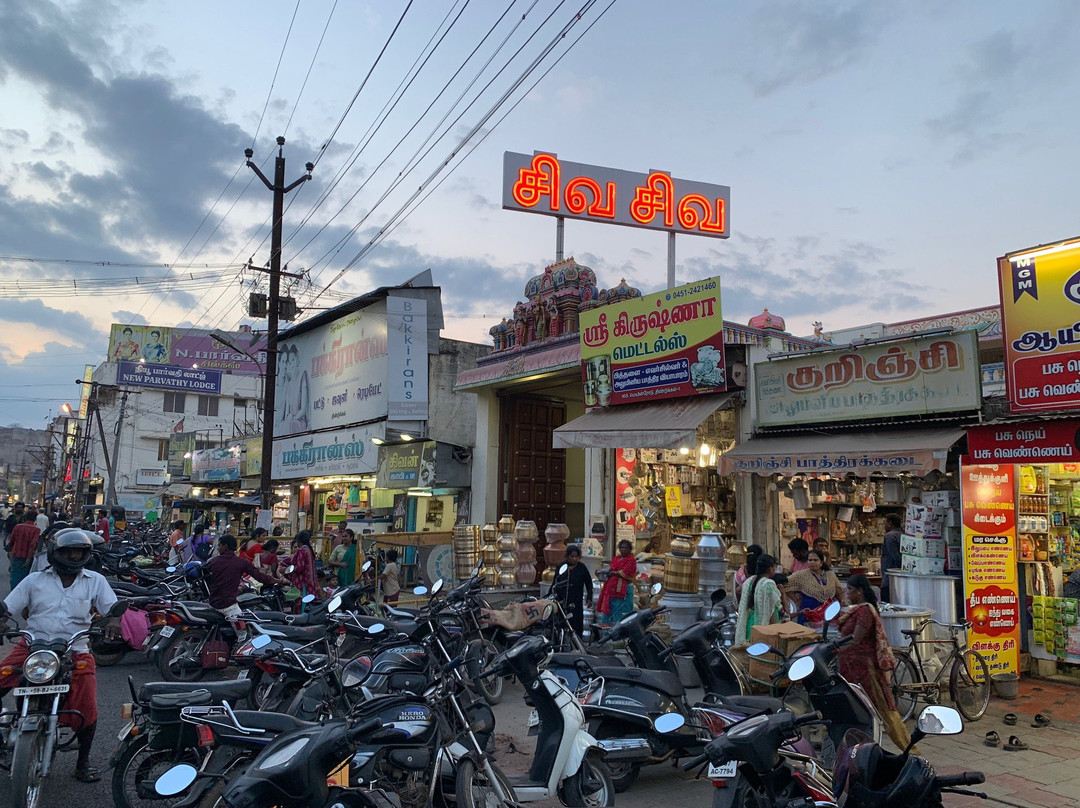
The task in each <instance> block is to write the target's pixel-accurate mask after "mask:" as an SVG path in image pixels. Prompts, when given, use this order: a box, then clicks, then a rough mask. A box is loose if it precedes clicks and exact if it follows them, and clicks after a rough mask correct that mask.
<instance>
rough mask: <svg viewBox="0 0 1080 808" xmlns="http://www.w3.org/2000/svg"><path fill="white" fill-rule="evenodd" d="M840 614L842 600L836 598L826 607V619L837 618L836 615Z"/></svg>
mask: <svg viewBox="0 0 1080 808" xmlns="http://www.w3.org/2000/svg"><path fill="white" fill-rule="evenodd" d="M838 614H840V602H839V601H837V600H834V601H833V602H832V603H830V604H829V605H828V606H826V607H825V619H826V620H835V619H836V615H838Z"/></svg>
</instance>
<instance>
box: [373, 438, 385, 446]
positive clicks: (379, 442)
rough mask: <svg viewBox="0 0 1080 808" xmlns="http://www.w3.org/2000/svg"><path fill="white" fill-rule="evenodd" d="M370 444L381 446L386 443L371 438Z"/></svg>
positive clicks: (379, 439)
mask: <svg viewBox="0 0 1080 808" xmlns="http://www.w3.org/2000/svg"><path fill="white" fill-rule="evenodd" d="M371 442H372V443H374V444H375V445H376V446H382V445H383V444H384V443H386V441H384V440H383V439H382V438H372V439H371Z"/></svg>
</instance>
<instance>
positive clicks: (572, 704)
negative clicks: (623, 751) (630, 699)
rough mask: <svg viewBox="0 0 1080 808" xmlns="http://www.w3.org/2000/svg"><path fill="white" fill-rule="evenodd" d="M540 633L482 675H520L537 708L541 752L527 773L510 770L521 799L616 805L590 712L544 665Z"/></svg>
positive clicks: (521, 642)
mask: <svg viewBox="0 0 1080 808" xmlns="http://www.w3.org/2000/svg"><path fill="white" fill-rule="evenodd" d="M549 649H550V645H549V643H548V642H547V641H546V640H545V639H543V638H541V637H525V638H523V639H521V640H519V641H518V642H517V643H515V644H514V645H513V646H512V647H511V648H510V650H508V651H504V652H503V653H501V654H499V656H497V657H496V658H495V660H494V662H493V663H492V665H491V666H490V667H489V668H487V670H485V671H483V672H482V673H483V675H485V676H486V675H488V674H498V675H500V676H506V675H509V674H513V675H514V676H516V677H517V679H518V681H519V682H521V684H522V686H523V687H524V688H525V692H526V693H528V696H529V700H530V701H531V702H532V704H533V706H534V707H535V708H536V709H535V710H534V715H535V716H536V724H537V728H538V735H539V737H538V739H537V742H536V755H535V757H534V758H533V762H532V766H531V767H530V768H529V771H528V773H527V774H523V775H510V776H509V778H508V779H509V781H510V784H511V785H512V786H513V789H514V793H515V794H516V795H517V800H518V802H531V801H533V800H546V799H551V798H552V797H556V796H557V797H558V798H559V799H560V800H562V802H563V804H565V805H568V806H576V807H578V808H583V806H590V808H593V807H598V806H613V805H614V804H615V786H614V784H613V783H612V781H611V774H610V773H609V772H608V770H607V768H606V766H605V765H604V764H603V762H601V755H602V754H603V752H602V750H601V748H600V744H599V743H597V741H596V740H595V739H594V738H593V737H592V736H591V735H590V734H589V733H588V732H587V731H586V730H585V714H584V712H583V711H582V709H581V707H580V706H579V705H578V703H577V699H575V698H574V694H573V693H572V692H570V689H569V688H567V687H566V685H565V684H563V683H562V682H561V681H560V680H559V679H558V678H557V677H556V676H555V675H554V674H552V673H551V672H550V671H547V670H541V667H542V666H543V664H544V662H545V661H546V659H547V656H548V653H549Z"/></svg>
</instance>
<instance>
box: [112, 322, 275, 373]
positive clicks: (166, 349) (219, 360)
mask: <svg viewBox="0 0 1080 808" xmlns="http://www.w3.org/2000/svg"><path fill="white" fill-rule="evenodd" d="M233 336H234V337H235V343H236V344H238V345H239V346H240V347H244V346H245V345H246V344H247V343H248V342H249V341H250V335H249V334H243V333H238V334H235V335H233ZM244 350H246V351H247V352H248V353H249V354H251V356H246V355H245V354H242V353H240V352H239V351H236V350H234V349H233V348H230V347H229V346H227V345H224V344H223V343H220V342H218V341H217V340H216V339H214V338H213V337H211V336H210V334H209V333H208V332H206V331H200V330H190V329H183V328H168V327H163V326H158V325H126V324H124V323H113V325H112V329H111V330H110V332H109V361H111V362H143V363H146V364H150V365H176V366H177V367H184V368H191V367H195V366H198V367H200V368H202V369H204V370H220V371H224V372H226V373H236V374H241V375H248V376H258V375H259V374H260V373H262V372H263V366H264V365H265V363H266V341H265V340H264V339H259V340H256V341H255V342H253V343H252V344H251V346H250V347H247V348H244ZM252 357H254V358H255V359H258V360H259V361H258V362H255V361H252Z"/></svg>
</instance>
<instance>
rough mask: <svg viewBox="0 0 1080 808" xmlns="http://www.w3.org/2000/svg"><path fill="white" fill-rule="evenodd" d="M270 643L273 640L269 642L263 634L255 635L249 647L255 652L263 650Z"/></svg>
mask: <svg viewBox="0 0 1080 808" xmlns="http://www.w3.org/2000/svg"><path fill="white" fill-rule="evenodd" d="M272 642H273V640H271V639H270V638H269V637H267V636H266V635H265V634H257V635H255V636H254V637H252V638H251V647H252V648H255V649H256V650H257V649H259V648H265V647H266V646H268V645H269V644H270V643H272Z"/></svg>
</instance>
